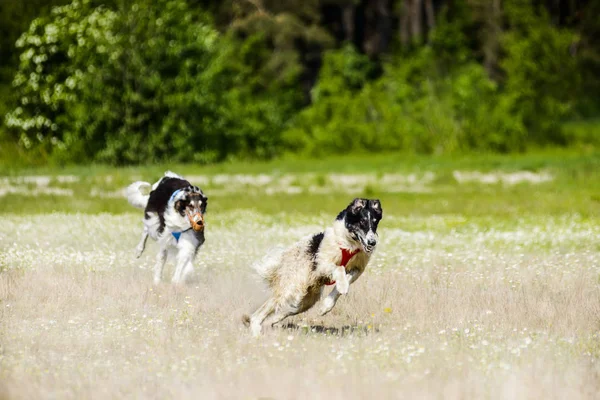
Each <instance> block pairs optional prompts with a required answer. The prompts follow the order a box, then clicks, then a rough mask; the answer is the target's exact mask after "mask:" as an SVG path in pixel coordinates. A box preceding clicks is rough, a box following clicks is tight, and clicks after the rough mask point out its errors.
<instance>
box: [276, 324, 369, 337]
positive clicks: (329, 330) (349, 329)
mask: <svg viewBox="0 0 600 400" xmlns="http://www.w3.org/2000/svg"><path fill="white" fill-rule="evenodd" d="M278 328H279V329H285V330H290V331H298V332H301V333H304V334H306V335H308V334H309V333H318V334H322V335H331V336H340V337H343V336H348V335H357V334H358V335H370V334H373V333H379V328H374V327H372V326H370V325H344V326H342V327H334V326H325V325H310V326H307V325H303V326H301V325H298V324H295V323H293V322H288V323H285V324H282V325H279V326H275V327H274V329H278Z"/></svg>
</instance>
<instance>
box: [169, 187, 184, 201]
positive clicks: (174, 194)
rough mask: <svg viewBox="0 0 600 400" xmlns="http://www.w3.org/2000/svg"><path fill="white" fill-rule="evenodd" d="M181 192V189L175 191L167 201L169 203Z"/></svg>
mask: <svg viewBox="0 0 600 400" xmlns="http://www.w3.org/2000/svg"><path fill="white" fill-rule="evenodd" d="M181 190H182V189H177V190H176V191H174V192H173V194H172V195H171V198H170V199H169V203H170V202H172V201H173V199H174V198H175V196H177V194H179V192H181Z"/></svg>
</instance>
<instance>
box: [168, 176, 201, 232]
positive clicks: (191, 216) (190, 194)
mask: <svg viewBox="0 0 600 400" xmlns="http://www.w3.org/2000/svg"><path fill="white" fill-rule="evenodd" d="M169 205H170V206H171V207H173V209H174V210H175V211H176V212H177V213H178V214H179V215H180V216H181V217H187V219H188V220H189V223H190V225H191V227H192V228H193V229H194V230H195V231H200V230H203V229H204V213H205V212H206V206H207V205H208V197H206V196H205V195H204V193H203V192H202V190H200V188H198V187H197V186H192V185H190V186H186V187H184V188H183V189H179V190H177V191H175V192H173V194H172V195H171V199H170V200H169Z"/></svg>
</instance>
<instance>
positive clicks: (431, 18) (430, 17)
mask: <svg viewBox="0 0 600 400" xmlns="http://www.w3.org/2000/svg"><path fill="white" fill-rule="evenodd" d="M425 14H426V16H427V30H428V31H430V30H432V29H433V28H435V11H434V9H433V0H425Z"/></svg>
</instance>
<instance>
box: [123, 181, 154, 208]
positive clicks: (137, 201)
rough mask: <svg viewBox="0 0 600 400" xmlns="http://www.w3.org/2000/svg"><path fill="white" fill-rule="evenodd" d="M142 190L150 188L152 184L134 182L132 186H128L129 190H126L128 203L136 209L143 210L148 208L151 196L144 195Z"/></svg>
mask: <svg viewBox="0 0 600 400" xmlns="http://www.w3.org/2000/svg"><path fill="white" fill-rule="evenodd" d="M142 188H150V184H149V183H148V182H142V181H137V182H133V183H132V184H131V185H129V186H127V189H125V195H126V196H127V201H129V204H131V205H132V206H134V207H135V208H141V209H142V210H143V209H144V208H146V204H148V199H149V198H150V195H149V194H143V193H142ZM146 190H147V189H146Z"/></svg>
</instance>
